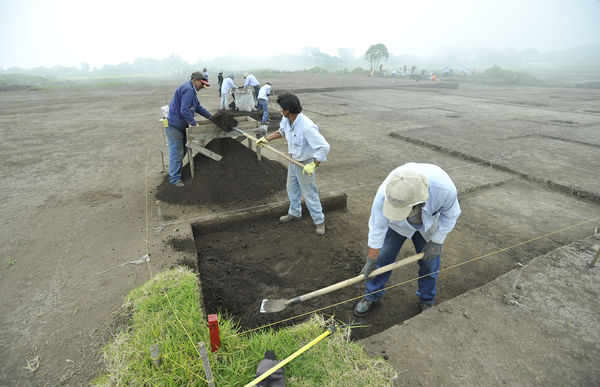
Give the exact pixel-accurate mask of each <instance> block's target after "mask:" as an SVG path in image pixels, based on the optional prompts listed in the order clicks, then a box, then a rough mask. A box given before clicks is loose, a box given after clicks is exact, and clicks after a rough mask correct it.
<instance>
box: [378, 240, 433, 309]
mask: <svg viewBox="0 0 600 387" xmlns="http://www.w3.org/2000/svg"><path fill="white" fill-rule="evenodd" d="M411 239H412V241H413V244H414V245H415V251H416V253H417V254H418V253H420V252H421V251H423V248H424V247H425V243H426V242H425V239H424V238H423V236H422V235H421V233H420V232H418V231H416V232H415V233H414V234H413V236H412V238H411ZM404 241H406V237H405V236H402V235H400V234H398V233H397V232H396V231H394V230H392V229H391V228H388V230H387V233H386V234H385V240H384V242H383V247H382V248H381V250H379V255H378V256H377V268H380V267H382V266H385V265H389V264H390V263H393V262H395V261H396V257H397V256H398V252H399V251H400V248H401V247H402V245H403V244H404ZM417 263H418V264H419V277H423V276H426V275H427V274H430V273H434V274H431V275H429V276H427V277H423V278H419V279H418V280H417V283H418V290H417V297H419V302H420V303H421V304H433V301H434V298H435V294H436V293H437V286H436V281H437V277H438V274H439V273H438V271H439V270H440V263H441V255H438V256H437V257H435V258H432V259H430V260H428V261H425V260H423V259H419V260H418V261H417ZM390 275H392V272H391V271H388V272H386V273H383V274H380V275H378V276H376V277H375V278H372V279H370V280H369V281H367V294H368V295H367V299H368V300H370V301H375V302H377V301H379V299H380V298H381V297H382V296H383V295H384V294H385V290H381V291H380V292H377V293H373V294H369V293H371V292H375V291H377V290H380V289H383V288H384V287H385V283H386V282H387V280H388V278H390Z"/></svg>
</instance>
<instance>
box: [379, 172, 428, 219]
mask: <svg viewBox="0 0 600 387" xmlns="http://www.w3.org/2000/svg"><path fill="white" fill-rule="evenodd" d="M428 188H429V183H428V182H427V178H426V177H425V176H423V175H421V174H420V173H418V172H415V171H413V170H410V169H400V170H397V171H395V172H393V175H392V176H391V177H390V179H389V180H388V182H387V185H386V187H385V200H384V201H383V215H384V216H385V217H386V218H388V219H390V220H403V219H406V217H407V216H408V215H409V214H410V210H411V209H412V207H413V206H414V205H416V204H419V203H425V202H426V201H427V198H429V191H428Z"/></svg>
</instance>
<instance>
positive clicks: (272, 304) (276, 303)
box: [260, 253, 423, 313]
mask: <svg viewBox="0 0 600 387" xmlns="http://www.w3.org/2000/svg"><path fill="white" fill-rule="evenodd" d="M421 258H423V253H419V254H416V255H413V256H410V257H408V258H404V259H401V260H400V261H397V262H394V263H390V264H389V265H385V266H383V267H380V268H379V269H375V270H373V271H372V272H371V274H369V278H373V277H375V276H377V275H379V274H382V273H385V272H387V271H390V270H394V269H396V268H398V267H400V266H405V265H408V264H409V263H413V262H417V261H418V260H419V259H421ZM364 279H365V276H364V275H363V274H359V275H357V276H356V277H353V278H350V279H347V280H344V281H341V282H338V283H336V284H333V285H330V286H327V287H326V288H322V289H319V290H315V291H314V292H310V293H307V294H304V295H302V296H298V297H295V298H291V299H289V300H284V299H277V300H269V299H268V298H265V299H264V300H262V304H261V305H260V313H275V312H280V311H282V310H284V309H285V308H287V307H288V306H289V305H294V304H298V303H300V302H302V301H306V300H310V299H311V298H314V297H317V296H322V295H324V294H327V293H331V292H333V291H334V290H338V289H341V288H343V287H346V286H348V285H353V284H356V283H359V282H360V281H362V280H364Z"/></svg>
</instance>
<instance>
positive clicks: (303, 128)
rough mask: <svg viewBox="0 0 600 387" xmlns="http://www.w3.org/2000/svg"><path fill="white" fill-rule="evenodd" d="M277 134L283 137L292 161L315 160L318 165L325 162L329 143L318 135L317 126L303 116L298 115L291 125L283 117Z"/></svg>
mask: <svg viewBox="0 0 600 387" xmlns="http://www.w3.org/2000/svg"><path fill="white" fill-rule="evenodd" d="M279 133H281V135H282V136H285V139H286V140H287V143H288V153H289V154H290V155H291V156H292V158H293V159H294V160H298V161H300V162H305V161H308V160H310V159H315V160H317V161H318V162H320V163H322V162H324V161H327V154H328V153H329V143H327V141H326V140H325V137H323V135H322V134H321V133H319V128H318V127H317V125H315V123H314V122H312V120H311V119H310V118H308V117H307V116H305V115H304V114H302V113H299V114H298V115H297V116H296V119H295V120H294V123H293V124H291V125H290V120H289V119H287V118H285V117H283V118H282V119H281V123H280V124H279Z"/></svg>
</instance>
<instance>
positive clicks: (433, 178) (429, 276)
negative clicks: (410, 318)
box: [354, 163, 460, 317]
mask: <svg viewBox="0 0 600 387" xmlns="http://www.w3.org/2000/svg"><path fill="white" fill-rule="evenodd" d="M459 215H460V206H459V204H458V194H457V191H456V186H455V185H454V183H453V182H452V180H451V179H450V177H449V176H448V174H447V173H446V172H444V170H442V169H441V168H440V167H438V166H436V165H433V164H420V163H407V164H404V165H401V166H400V167H398V168H396V169H394V170H393V171H392V172H391V173H390V174H389V175H388V176H387V177H386V179H385V180H384V181H383V183H382V184H381V185H380V186H379V189H378V190H377V194H376V195H375V199H374V200H373V206H372V208H371V217H370V218H369V241H368V245H369V246H368V247H369V250H368V253H367V261H366V263H365V265H364V267H363V269H362V271H361V274H364V276H365V279H367V278H368V277H369V274H370V273H371V272H372V271H373V270H374V269H376V268H379V267H382V266H385V265H388V264H390V263H393V262H395V261H396V257H397V255H398V252H399V251H400V248H401V247H402V245H403V244H404V241H405V240H406V238H411V239H412V242H413V245H414V246H415V250H416V252H417V253H420V252H424V256H423V259H420V260H419V261H418V264H419V279H418V290H417V297H418V298H419V302H420V304H421V311H423V310H425V309H429V308H431V307H432V306H433V304H434V298H435V294H436V291H437V288H436V280H437V276H438V271H439V270H440V261H441V253H442V244H443V243H444V240H445V239H446V236H447V235H448V234H449V233H450V231H452V229H453V228H454V225H455V224H456V220H457V219H458V216H459ZM390 275H391V272H390V271H388V272H386V273H383V274H380V275H378V276H376V277H374V278H371V279H370V280H368V281H367V285H366V296H365V297H364V298H363V299H362V300H361V301H360V302H359V303H358V304H357V305H356V307H355V308H354V314H355V315H356V316H358V317H365V316H367V315H368V314H369V311H370V310H371V308H373V306H375V305H376V304H377V302H379V299H380V298H381V297H382V296H383V295H384V294H385V290H383V289H384V287H385V283H386V282H387V280H388V278H389V277H390Z"/></svg>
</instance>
